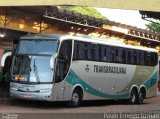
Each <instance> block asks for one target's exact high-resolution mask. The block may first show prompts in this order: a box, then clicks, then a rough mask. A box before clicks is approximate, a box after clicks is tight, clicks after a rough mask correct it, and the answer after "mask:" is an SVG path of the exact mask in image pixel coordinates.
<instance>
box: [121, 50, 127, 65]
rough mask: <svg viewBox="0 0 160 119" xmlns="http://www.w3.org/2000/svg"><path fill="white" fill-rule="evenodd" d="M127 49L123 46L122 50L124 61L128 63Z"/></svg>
mask: <svg viewBox="0 0 160 119" xmlns="http://www.w3.org/2000/svg"><path fill="white" fill-rule="evenodd" d="M126 53H127V50H126V48H123V51H122V60H123V63H124V64H126V63H127V54H126Z"/></svg>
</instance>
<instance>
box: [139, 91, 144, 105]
mask: <svg viewBox="0 0 160 119" xmlns="http://www.w3.org/2000/svg"><path fill="white" fill-rule="evenodd" d="M144 98H145V90H142V89H141V90H140V92H139V100H138V103H139V104H143V101H144Z"/></svg>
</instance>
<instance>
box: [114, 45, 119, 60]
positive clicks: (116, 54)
mask: <svg viewBox="0 0 160 119" xmlns="http://www.w3.org/2000/svg"><path fill="white" fill-rule="evenodd" d="M113 60H114V61H113V62H114V63H118V48H117V47H114V48H113Z"/></svg>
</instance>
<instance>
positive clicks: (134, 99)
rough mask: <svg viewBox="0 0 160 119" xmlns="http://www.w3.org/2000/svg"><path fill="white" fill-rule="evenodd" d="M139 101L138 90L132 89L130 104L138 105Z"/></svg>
mask: <svg viewBox="0 0 160 119" xmlns="http://www.w3.org/2000/svg"><path fill="white" fill-rule="evenodd" d="M138 101H139V96H138V92H137V90H136V89H132V91H131V94H130V99H129V102H130V104H138Z"/></svg>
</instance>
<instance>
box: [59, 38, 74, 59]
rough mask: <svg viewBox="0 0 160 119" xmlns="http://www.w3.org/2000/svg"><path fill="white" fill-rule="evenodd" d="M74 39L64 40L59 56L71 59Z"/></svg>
mask: <svg viewBox="0 0 160 119" xmlns="http://www.w3.org/2000/svg"><path fill="white" fill-rule="evenodd" d="M71 54H72V41H71V40H67V41H63V42H62V44H61V47H60V51H59V58H60V59H64V60H71Z"/></svg>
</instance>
